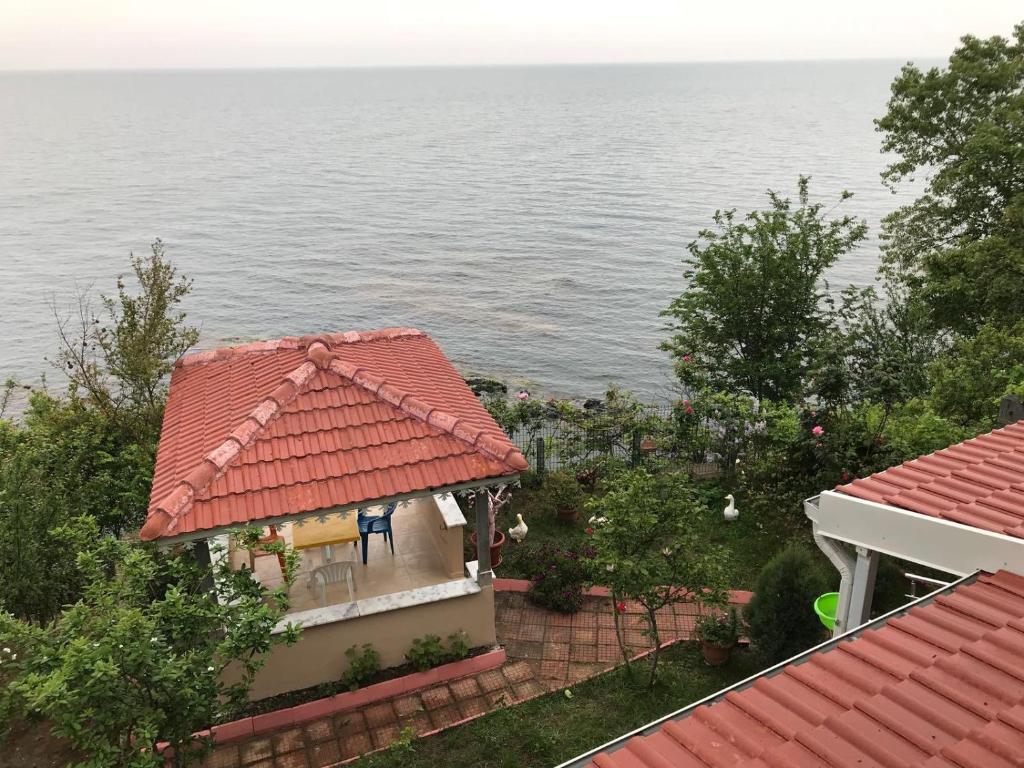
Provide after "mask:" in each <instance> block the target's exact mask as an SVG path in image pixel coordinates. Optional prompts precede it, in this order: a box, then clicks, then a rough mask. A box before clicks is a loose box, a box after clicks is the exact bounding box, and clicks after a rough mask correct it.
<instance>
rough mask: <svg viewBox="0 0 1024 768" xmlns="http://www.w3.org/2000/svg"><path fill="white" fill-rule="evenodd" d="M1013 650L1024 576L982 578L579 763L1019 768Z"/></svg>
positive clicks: (1020, 623)
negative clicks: (1015, 767)
mask: <svg viewBox="0 0 1024 768" xmlns="http://www.w3.org/2000/svg"><path fill="white" fill-rule="evenodd" d="M869 626H870V625H869ZM1022 659H1024V577H1022V576H1019V575H1016V574H1012V573H1007V572H1000V573H997V574H995V575H994V576H988V575H982V576H980V577H979V578H978V579H977V580H976V581H974V582H968V583H964V584H961V585H960V586H958V587H956V588H955V589H954V590H952V591H950V592H948V593H946V594H942V595H939V596H936V597H934V598H931V599H927V600H925V601H922V603H920V604H918V605H916V606H915V607H912V608H910V610H909V611H906V612H905V613H903V614H901V615H899V616H898V617H895V618H890V619H888V620H887V621H885V622H884V623H882V624H881V625H880V627H879V628H874V629H865V630H863V631H861V632H859V633H858V635H857V636H856V637H855V638H854V639H852V640H840V641H838V642H837V643H836V644H835V646H834V647H832V648H831V649H828V650H823V651H819V652H816V653H812V654H809V655H808V656H806V657H804V658H803V659H802V660H799V661H795V662H792V663H790V664H788V665H786V666H785V667H783V668H782V669H781V671H779V672H777V673H776V674H773V675H770V676H761V677H758V678H757V679H756V681H755V682H753V683H752V684H749V683H748V684H743V685H741V686H740V687H738V688H736V689H733V690H731V691H729V692H727V693H724V695H722V696H720V697H718V698H717V700H716V701H714V702H713V703H710V704H704V705H701V706H698V707H693V708H689V709H687V710H684V711H683V712H682V713H680V714H679V715H678V716H675V717H672V718H669V719H668V720H666V721H665V722H664V723H662V724H660V725H657V726H652V728H650V729H648V730H647V731H646V732H647V734H648V735H641V736H636V737H633V738H631V739H629V740H627V741H623V742H620V743H619V744H618V745H616V746H618V747H619V748H618V749H615V750H614V751H606V752H603V753H600V754H598V755H596V756H594V757H593V758H591V759H590V762H586V763H585V764H586V765H590V766H594V767H595V768H670V767H671V768H726V767H727V766H729V767H733V766H737V767H738V766H742V767H743V768H768V766H772V767H773V768H810V767H811V766H814V768H831V767H832V766H835V767H837V768H838V767H839V766H842V768H854V766H856V767H857V768H869V767H871V766H874V767H876V768H896V767H897V766H899V767H900V768H910V767H911V766H921V767H922V768H1004V767H1005V768H1009V766H1020V765H1022V764H1024V666H1022V664H1021V660H1022ZM584 760H586V758H583V759H581V760H580V761H579V762H578V763H573V764H574V765H577V764H584Z"/></svg>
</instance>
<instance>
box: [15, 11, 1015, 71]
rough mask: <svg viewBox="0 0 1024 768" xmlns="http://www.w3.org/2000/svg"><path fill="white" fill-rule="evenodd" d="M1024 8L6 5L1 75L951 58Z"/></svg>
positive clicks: (1006, 25) (1001, 30)
mask: <svg viewBox="0 0 1024 768" xmlns="http://www.w3.org/2000/svg"><path fill="white" fill-rule="evenodd" d="M1021 20H1024V3H1022V2H1021V0H1012V1H1011V0H853V2H835V0H717V1H710V2H709V0H675V1H674V2H671V1H670V0H514V1H513V0H360V1H358V2H356V1H354V0H0V69H169V68H237V67H323V66H335V67H336V66H420V65H428V66H437V65H442V66H443V65H473V64H484V65H494V64H546V63H591V62H650V61H750V60H754V61H758V60H791V59H849V58H898V59H904V60H909V59H925V58H933V57H946V56H948V55H949V53H950V52H951V51H952V49H953V47H954V46H955V45H956V41H957V39H958V38H959V37H960V36H961V35H963V34H965V33H971V34H975V35H979V36H990V35H994V34H1002V35H1004V36H1007V35H1009V34H1010V33H1011V31H1012V28H1013V25H1014V24H1015V23H1016V22H1019V21H1021Z"/></svg>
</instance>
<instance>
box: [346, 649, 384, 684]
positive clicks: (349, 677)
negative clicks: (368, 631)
mask: <svg viewBox="0 0 1024 768" xmlns="http://www.w3.org/2000/svg"><path fill="white" fill-rule="evenodd" d="M345 658H347V659H348V662H349V667H348V669H347V670H346V671H345V674H343V675H342V676H341V682H342V683H344V684H345V685H347V686H348V689H349V690H350V691H355V690H358V689H359V687H360V686H362V685H364V684H365V683H366V682H367V681H368V680H371V679H372V678H373V677H374V675H376V674H377V673H378V672H380V654H379V653H378V652H377V650H376V649H375V648H374V647H373V646H372V645H370V643H363V646H362V648H360V647H359V646H357V645H353V646H352V647H351V648H349V649H348V650H347V651H345Z"/></svg>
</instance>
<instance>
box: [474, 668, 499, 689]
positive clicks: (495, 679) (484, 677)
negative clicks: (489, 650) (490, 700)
mask: <svg viewBox="0 0 1024 768" xmlns="http://www.w3.org/2000/svg"><path fill="white" fill-rule="evenodd" d="M476 681H477V682H478V683H479V684H480V687H481V688H482V689H483V690H484V691H487V692H489V691H496V690H498V689H499V688H504V687H505V676H504V675H503V674H501V670H500V669H492V670H489V671H487V672H482V673H480V674H479V675H477V676H476Z"/></svg>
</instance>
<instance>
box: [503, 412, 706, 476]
mask: <svg viewBox="0 0 1024 768" xmlns="http://www.w3.org/2000/svg"><path fill="white" fill-rule="evenodd" d="M675 415H676V414H675V412H674V411H673V408H672V406H671V405H667V404H665V405H646V406H644V409H643V411H642V412H641V414H638V415H637V417H636V419H634V420H631V423H625V424H615V425H613V426H609V427H595V426H592V425H588V424H586V423H585V422H586V421H587V419H586V418H584V419H583V420H582V421H583V422H584V423H583V424H581V423H580V422H576V421H571V420H567V419H564V418H560V417H557V416H552V417H551V418H550V419H547V420H545V421H544V422H543V423H541V424H539V425H534V426H533V427H531V428H526V429H519V430H516V431H515V432H513V433H512V434H511V435H510V438H511V439H512V441H513V442H514V443H515V444H516V446H517V447H518V448H519V450H520V451H521V452H522V453H523V455H524V456H525V457H526V459H527V461H529V463H530V467H531V468H532V469H533V470H534V471H536V472H538V473H541V474H543V473H544V472H546V471H551V470H558V469H563V468H568V467H579V466H581V465H586V464H587V463H589V462H593V461H595V460H601V459H617V460H620V461H622V462H624V463H626V464H628V465H630V466H634V467H635V466H639V465H640V464H641V463H643V462H644V461H645V460H647V459H648V458H650V457H655V456H656V457H661V458H671V459H681V460H682V461H683V463H687V464H692V465H695V466H696V465H703V464H707V463H708V462H709V459H710V457H709V455H708V452H707V446H708V444H709V441H708V435H709V434H710V430H711V429H712V428H713V425H711V424H710V423H708V422H700V423H697V424H695V425H690V426H687V427H684V426H682V425H681V424H679V423H678V422H677V421H676V419H675Z"/></svg>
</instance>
